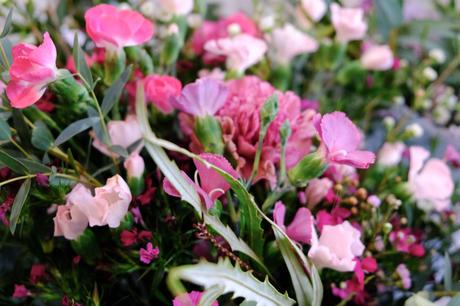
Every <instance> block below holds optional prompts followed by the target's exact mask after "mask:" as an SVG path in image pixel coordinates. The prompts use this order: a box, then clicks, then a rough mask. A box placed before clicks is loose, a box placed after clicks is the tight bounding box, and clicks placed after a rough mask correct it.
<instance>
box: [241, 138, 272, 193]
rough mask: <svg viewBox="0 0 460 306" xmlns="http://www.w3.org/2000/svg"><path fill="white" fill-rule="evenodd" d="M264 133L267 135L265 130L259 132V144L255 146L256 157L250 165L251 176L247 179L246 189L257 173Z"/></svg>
mask: <svg viewBox="0 0 460 306" xmlns="http://www.w3.org/2000/svg"><path fill="white" fill-rule="evenodd" d="M266 133H267V129H263V130H262V129H261V130H260V135H259V143H258V144H257V151H256V156H255V158H254V163H253V165H252V171H251V176H250V177H249V179H248V181H247V183H246V188H249V186H251V183H252V180H253V179H254V178H255V177H256V176H257V172H258V171H259V163H260V157H261V155H262V146H263V143H264V138H265V134H266Z"/></svg>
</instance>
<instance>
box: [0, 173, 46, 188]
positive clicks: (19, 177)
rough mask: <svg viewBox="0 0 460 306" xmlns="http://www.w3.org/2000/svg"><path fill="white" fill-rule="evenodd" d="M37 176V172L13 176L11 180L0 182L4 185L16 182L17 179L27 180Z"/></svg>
mask: <svg viewBox="0 0 460 306" xmlns="http://www.w3.org/2000/svg"><path fill="white" fill-rule="evenodd" d="M36 176H37V175H36V174H28V175H23V176H17V177H13V178H11V179H9V180H6V181H3V182H0V187H1V186H4V185H8V184H10V183H13V182H16V181H21V180H26V179H29V178H34V177H36Z"/></svg>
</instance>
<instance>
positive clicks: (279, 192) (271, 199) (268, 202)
mask: <svg viewBox="0 0 460 306" xmlns="http://www.w3.org/2000/svg"><path fill="white" fill-rule="evenodd" d="M293 188H294V187H292V186H285V187H282V188H277V189H275V190H274V191H273V192H272V193H271V194H270V195H269V196H268V198H267V199H265V202H264V203H263V204H262V211H263V212H264V213H266V212H267V211H268V210H269V209H270V208H271V207H272V206H273V204H275V202H276V201H278V200H279V199H280V198H281V197H282V196H283V195H284V194H285V193H286V192H288V191H290V190H292V189H293Z"/></svg>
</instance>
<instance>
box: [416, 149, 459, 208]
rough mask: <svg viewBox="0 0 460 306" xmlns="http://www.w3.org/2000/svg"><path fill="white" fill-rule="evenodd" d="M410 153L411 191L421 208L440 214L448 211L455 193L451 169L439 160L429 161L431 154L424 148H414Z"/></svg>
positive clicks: (432, 159)
mask: <svg viewBox="0 0 460 306" xmlns="http://www.w3.org/2000/svg"><path fill="white" fill-rule="evenodd" d="M409 151H410V168H409V182H408V183H409V189H410V191H411V192H412V195H413V196H414V198H415V199H416V200H417V204H418V205H419V207H421V208H422V209H425V210H428V211H431V210H436V211H438V212H441V211H444V210H446V209H448V208H449V206H450V198H451V196H452V194H453V192H454V181H453V179H452V174H451V173H450V170H449V167H448V166H447V165H446V163H445V162H444V161H443V160H440V159H437V158H431V159H429V160H428V161H427V159H428V158H429V157H430V153H429V152H428V151H427V150H425V149H424V148H422V147H418V146H414V147H411V148H410V149H409Z"/></svg>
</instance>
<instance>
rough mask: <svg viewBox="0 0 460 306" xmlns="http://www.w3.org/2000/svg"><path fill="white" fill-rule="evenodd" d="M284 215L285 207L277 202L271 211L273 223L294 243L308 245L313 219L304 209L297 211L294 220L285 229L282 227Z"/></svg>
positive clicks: (308, 211)
mask: <svg viewBox="0 0 460 306" xmlns="http://www.w3.org/2000/svg"><path fill="white" fill-rule="evenodd" d="M285 213H286V206H284V205H283V203H281V202H280V201H278V202H277V203H276V205H275V209H274V211H273V219H274V220H275V223H276V224H277V225H278V226H279V227H280V228H281V229H282V230H283V231H284V232H285V233H286V235H288V237H289V238H291V239H292V240H294V241H297V242H302V243H306V244H309V243H310V241H311V233H312V226H313V218H312V215H311V213H310V210H308V209H307V208H305V207H301V208H299V210H297V212H296V214H295V216H294V219H293V220H292V222H291V224H289V225H288V226H287V227H286V226H285V225H284V215H285Z"/></svg>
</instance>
